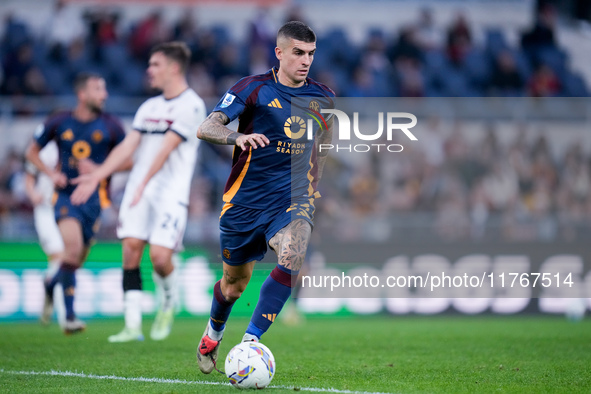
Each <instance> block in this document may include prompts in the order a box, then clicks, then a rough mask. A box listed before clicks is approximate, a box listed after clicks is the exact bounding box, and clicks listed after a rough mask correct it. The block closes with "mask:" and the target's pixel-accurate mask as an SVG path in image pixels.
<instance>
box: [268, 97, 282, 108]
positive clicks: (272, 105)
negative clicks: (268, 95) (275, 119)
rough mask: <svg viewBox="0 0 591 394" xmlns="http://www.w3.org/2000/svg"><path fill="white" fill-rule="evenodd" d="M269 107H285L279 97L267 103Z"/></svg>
mask: <svg viewBox="0 0 591 394" xmlns="http://www.w3.org/2000/svg"><path fill="white" fill-rule="evenodd" d="M267 107H273V108H283V107H282V106H281V103H280V102H279V100H278V99H275V100H273V101H271V102H270V103H269V104H267Z"/></svg>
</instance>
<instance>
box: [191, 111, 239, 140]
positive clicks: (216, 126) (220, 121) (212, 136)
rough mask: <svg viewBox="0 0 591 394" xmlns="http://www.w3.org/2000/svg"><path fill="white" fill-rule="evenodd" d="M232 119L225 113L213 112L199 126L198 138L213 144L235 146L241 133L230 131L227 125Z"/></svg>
mask: <svg viewBox="0 0 591 394" xmlns="http://www.w3.org/2000/svg"><path fill="white" fill-rule="evenodd" d="M228 123H230V118H228V116H227V115H226V114H225V113H223V112H219V111H216V112H212V113H211V114H209V116H208V117H207V119H205V121H204V122H203V123H202V124H201V126H199V129H198V130H197V138H199V139H202V140H204V141H207V142H211V143H212V144H218V145H235V144H236V139H237V138H238V137H240V136H241V134H240V133H237V132H235V131H232V130H230V129H229V128H227V127H226V125H227V124H228Z"/></svg>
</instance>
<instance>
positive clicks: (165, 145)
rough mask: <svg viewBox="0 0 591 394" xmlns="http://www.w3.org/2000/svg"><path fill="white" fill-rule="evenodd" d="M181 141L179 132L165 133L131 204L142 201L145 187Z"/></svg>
mask: <svg viewBox="0 0 591 394" xmlns="http://www.w3.org/2000/svg"><path fill="white" fill-rule="evenodd" d="M181 142H183V138H181V136H180V135H178V134H177V133H173V132H171V131H168V132H167V133H166V134H164V139H163V140H162V146H161V147H160V150H159V151H158V153H157V154H156V156H155V157H154V160H153V161H152V165H151V166H150V168H149V169H148V173H147V174H146V176H145V177H144V179H143V180H142V182H141V183H140V184H139V186H138V188H137V189H136V190H135V194H134V196H133V201H132V202H131V206H134V205H135V204H137V203H138V202H139V201H140V198H142V194H143V193H144V189H145V187H146V185H147V184H148V182H150V179H152V177H153V176H154V175H156V173H157V172H158V171H160V169H161V168H162V166H163V165H164V163H165V162H166V160H167V159H168V156H169V155H170V152H172V151H173V150H175V149H176V147H177V146H179V144H180V143H181Z"/></svg>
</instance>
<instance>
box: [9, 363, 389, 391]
mask: <svg viewBox="0 0 591 394" xmlns="http://www.w3.org/2000/svg"><path fill="white" fill-rule="evenodd" d="M0 373H4V374H10V375H38V376H39V375H43V376H63V377H75V378H83V379H97V380H123V381H127V382H145V383H168V384H187V385H206V386H231V384H230V383H229V382H209V381H206V380H183V379H163V378H145V377H141V376H140V377H136V378H126V377H124V376H116V375H94V374H87V373H83V372H71V371H54V370H51V371H7V370H5V369H0ZM268 388H278V389H288V390H294V387H289V386H274V385H271V386H268ZM298 389H299V390H300V391H309V392H313V393H337V394H384V393H376V392H368V391H351V390H337V389H324V388H315V387H298Z"/></svg>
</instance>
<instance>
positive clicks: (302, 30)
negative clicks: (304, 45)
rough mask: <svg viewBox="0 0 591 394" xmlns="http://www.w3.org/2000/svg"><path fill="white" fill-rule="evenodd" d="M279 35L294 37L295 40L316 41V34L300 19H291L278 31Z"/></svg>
mask: <svg viewBox="0 0 591 394" xmlns="http://www.w3.org/2000/svg"><path fill="white" fill-rule="evenodd" d="M279 37H285V38H293V39H294V40H298V41H303V42H316V34H315V33H314V31H313V30H312V29H311V28H310V26H308V25H306V24H305V23H304V22H300V21H289V22H287V23H286V24H284V25H283V26H281V28H280V29H279V31H278V32H277V39H279Z"/></svg>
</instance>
